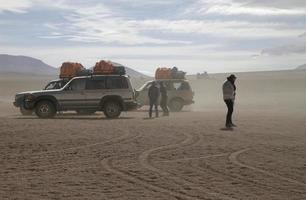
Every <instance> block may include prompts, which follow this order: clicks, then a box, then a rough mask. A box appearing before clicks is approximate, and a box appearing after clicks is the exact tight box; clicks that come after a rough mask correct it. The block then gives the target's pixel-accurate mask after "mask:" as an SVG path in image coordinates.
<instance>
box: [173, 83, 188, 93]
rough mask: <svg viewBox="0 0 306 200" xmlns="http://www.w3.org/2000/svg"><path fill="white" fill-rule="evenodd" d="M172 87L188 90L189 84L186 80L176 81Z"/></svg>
mask: <svg viewBox="0 0 306 200" xmlns="http://www.w3.org/2000/svg"><path fill="white" fill-rule="evenodd" d="M174 87H175V89H176V90H179V91H181V90H190V85H189V83H188V82H176V83H174Z"/></svg>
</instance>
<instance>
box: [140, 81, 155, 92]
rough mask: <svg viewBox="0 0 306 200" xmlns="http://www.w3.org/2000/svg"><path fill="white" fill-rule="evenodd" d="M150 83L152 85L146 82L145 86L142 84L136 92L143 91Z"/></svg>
mask: <svg viewBox="0 0 306 200" xmlns="http://www.w3.org/2000/svg"><path fill="white" fill-rule="evenodd" d="M150 83H152V82H151V81H149V82H146V83H145V84H143V86H141V87H140V88H139V89H138V91H142V90H144V89H145V88H146V87H147V86H148V85H149V84H150Z"/></svg>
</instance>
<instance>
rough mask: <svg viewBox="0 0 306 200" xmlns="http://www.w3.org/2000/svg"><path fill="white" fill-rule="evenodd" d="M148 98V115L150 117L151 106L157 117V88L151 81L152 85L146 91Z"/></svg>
mask: <svg viewBox="0 0 306 200" xmlns="http://www.w3.org/2000/svg"><path fill="white" fill-rule="evenodd" d="M148 96H149V100H150V110H149V116H150V118H152V111H153V106H154V107H155V116H156V117H158V98H159V89H158V87H157V86H156V82H152V85H151V86H150V88H149V92H148Z"/></svg>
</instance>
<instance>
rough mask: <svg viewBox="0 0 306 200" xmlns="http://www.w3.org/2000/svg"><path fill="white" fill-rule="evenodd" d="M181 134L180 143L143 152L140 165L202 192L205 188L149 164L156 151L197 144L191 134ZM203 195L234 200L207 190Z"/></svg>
mask: <svg viewBox="0 0 306 200" xmlns="http://www.w3.org/2000/svg"><path fill="white" fill-rule="evenodd" d="M183 134H184V135H185V136H186V139H185V140H183V141H182V142H180V143H177V144H171V145H164V146H160V147H157V148H153V149H150V150H147V151H145V152H143V153H142V154H141V155H140V157H139V160H140V164H141V165H142V166H143V167H144V168H146V169H148V170H150V171H153V172H155V173H158V174H160V175H161V176H164V177H167V178H168V179H172V180H173V181H175V182H178V183H182V182H184V184H186V185H188V186H189V187H190V188H192V189H196V190H199V191H203V190H205V188H203V187H201V186H199V185H196V183H194V182H190V181H188V180H186V179H184V178H181V177H177V176H176V175H175V174H173V173H170V172H167V171H163V170H161V169H159V168H157V167H155V166H153V165H152V164H151V163H150V156H151V154H153V153H154V152H156V151H166V150H171V149H176V148H181V147H184V146H192V145H193V144H195V143H198V142H192V141H193V136H192V135H191V134H188V133H186V132H184V133H183ZM204 193H205V194H207V195H210V196H212V197H213V198H219V199H225V200H235V198H232V197H229V196H226V195H224V194H221V193H218V192H213V191H211V190H207V189H206V191H204Z"/></svg>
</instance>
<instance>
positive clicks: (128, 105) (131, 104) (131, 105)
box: [124, 101, 139, 111]
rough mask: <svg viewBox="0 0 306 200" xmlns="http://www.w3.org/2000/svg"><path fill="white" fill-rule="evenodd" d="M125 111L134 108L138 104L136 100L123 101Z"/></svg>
mask: <svg viewBox="0 0 306 200" xmlns="http://www.w3.org/2000/svg"><path fill="white" fill-rule="evenodd" d="M124 107H125V111H129V110H136V109H137V108H138V107H139V104H138V103H137V102H136V101H130V102H125V103H124Z"/></svg>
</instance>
